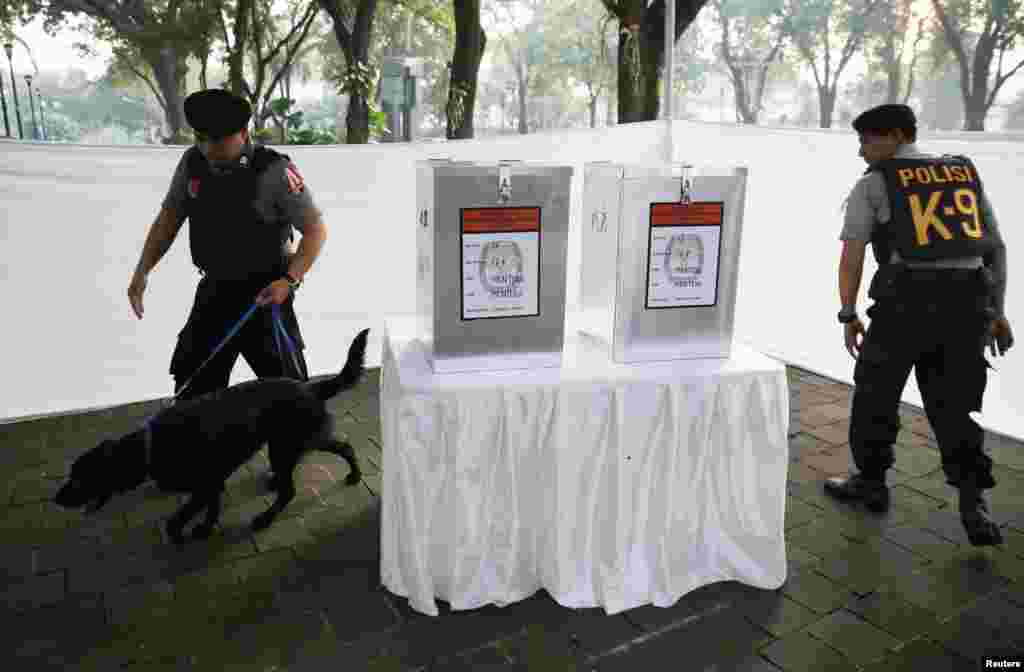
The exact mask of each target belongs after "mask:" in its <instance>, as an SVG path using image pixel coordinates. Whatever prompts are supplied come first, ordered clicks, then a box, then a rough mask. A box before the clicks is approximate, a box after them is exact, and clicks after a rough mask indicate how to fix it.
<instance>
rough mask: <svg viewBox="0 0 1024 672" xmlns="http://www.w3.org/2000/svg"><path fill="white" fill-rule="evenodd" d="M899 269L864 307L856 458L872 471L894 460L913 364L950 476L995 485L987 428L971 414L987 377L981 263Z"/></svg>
mask: <svg viewBox="0 0 1024 672" xmlns="http://www.w3.org/2000/svg"><path fill="white" fill-rule="evenodd" d="M879 272H881V271H879ZM900 275H901V277H900V278H898V280H897V281H896V282H893V283H889V289H890V290H891V291H888V292H885V295H883V296H877V297H874V298H875V303H874V304H873V305H872V306H871V307H870V308H869V309H868V311H867V314H868V317H870V318H871V322H870V326H869V327H868V330H867V333H866V334H865V337H864V341H863V343H862V346H861V350H860V355H859V357H858V359H857V364H856V367H855V369H854V383H855V386H854V393H853V407H852V411H851V418H850V436H849V438H850V447H851V450H852V452H853V459H854V462H855V463H856V465H857V468H858V469H859V470H860V471H861V472H862V473H863V474H864V475H865V476H868V477H873V478H881V477H883V476H884V474H885V471H886V470H887V469H888V468H889V467H891V466H893V461H894V456H893V443H895V441H896V436H897V433H898V432H899V430H900V416H899V412H898V411H899V404H900V397H901V396H902V394H903V388H904V387H905V386H906V383H907V378H908V377H909V375H910V370H911V368H913V369H914V373H915V376H916V379H917V384H918V388H919V389H920V391H921V397H922V398H923V400H924V410H925V413H926V414H927V416H928V422H929V424H930V425H931V428H932V431H933V432H934V433H935V438H936V440H937V441H938V444H939V450H940V452H941V454H942V469H943V472H944V473H945V476H946V480H947V482H948V483H949V484H950V485H952V486H954V487H957V486H958V485H959V484H960V482H961V481H962V480H965V479H970V480H971V481H973V482H975V483H976V484H977V486H978V487H979V488H992V487H993V486H995V480H994V479H993V477H992V460H991V459H990V458H989V457H988V455H986V454H985V452H984V436H985V435H984V432H983V430H982V429H981V427H979V426H978V424H977V423H976V422H974V420H972V419H971V418H970V416H969V413H971V412H973V411H980V410H981V401H982V396H983V395H984V392H985V384H986V378H987V369H988V362H987V361H986V360H985V355H984V348H985V345H986V342H987V341H986V338H985V335H986V334H987V331H988V317H987V316H986V315H985V307H986V305H987V303H988V296H989V294H988V287H987V285H986V282H985V280H984V278H983V276H982V273H981V272H979V271H968V270H959V269H958V270H955V271H954V270H927V271H919V270H904V271H903V272H902V273H901V274H900Z"/></svg>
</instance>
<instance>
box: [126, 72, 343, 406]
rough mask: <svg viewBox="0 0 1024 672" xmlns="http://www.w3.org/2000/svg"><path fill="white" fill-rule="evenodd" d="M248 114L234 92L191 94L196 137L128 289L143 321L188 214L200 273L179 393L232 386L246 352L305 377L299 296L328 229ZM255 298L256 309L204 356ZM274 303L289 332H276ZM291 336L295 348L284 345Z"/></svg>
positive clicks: (182, 342) (270, 370) (180, 361)
mask: <svg viewBox="0 0 1024 672" xmlns="http://www.w3.org/2000/svg"><path fill="white" fill-rule="evenodd" d="M250 117H251V108H250V106H249V103H248V102H247V101H246V100H244V99H243V98H241V97H239V96H236V95H234V94H232V93H230V92H228V91H224V90H220V89H210V90H205V91H199V92H196V93H193V94H192V95H190V96H189V97H188V98H187V99H186V100H185V118H186V121H188V124H189V125H190V126H191V127H192V129H193V130H194V131H195V132H196V136H197V139H198V141H199V142H198V143H197V144H196V145H195V146H193V147H191V148H189V149H188V150H187V151H186V152H185V154H184V156H182V158H181V161H180V162H179V163H178V166H177V169H176V170H175V172H174V177H173V179H172V181H171V187H170V190H169V191H168V193H167V196H166V198H165V199H164V202H163V207H162V209H161V210H160V214H159V215H158V216H157V219H156V221H155V222H154V223H153V225H152V226H151V227H150V229H149V233H148V235H147V236H146V242H145V245H144V247H143V250H142V256H141V259H140V260H139V264H138V266H137V268H136V269H135V272H134V274H133V275H132V279H131V284H130V285H129V287H128V297H129V299H130V301H131V306H132V309H133V310H134V311H135V314H136V315H137V316H138V318H140V319H141V318H142V316H143V305H142V299H143V293H144V292H145V289H146V283H147V277H148V276H149V273H150V272H151V271H152V270H153V268H154V267H155V266H156V265H157V262H159V261H160V259H161V258H162V257H163V256H164V254H165V253H166V252H167V250H168V249H169V248H170V247H171V244H172V243H173V242H174V239H175V238H176V236H177V234H178V231H179V230H180V229H181V225H182V222H183V221H184V220H185V218H186V217H187V218H188V220H189V242H190V246H191V253H192V261H193V263H194V264H195V265H196V267H197V268H198V269H199V272H200V274H201V276H202V277H201V279H200V280H199V284H198V288H197V289H196V294H195V301H194V303H193V305H192V310H191V313H190V314H189V316H188V320H187V321H186V323H185V326H184V329H182V330H181V332H180V334H179V335H178V342H177V347H176V348H175V350H174V354H173V355H172V357H171V366H170V373H171V375H172V376H174V380H175V392H177V393H180V397H179V398H180V399H189V398H193V397H196V396H199V395H201V394H204V393H207V392H211V391H215V390H219V389H223V388H225V387H227V385H228V382H229V378H230V375H231V369H232V368H233V367H234V364H235V362H236V361H237V359H238V355H239V354H241V355H242V356H243V357H244V358H245V360H246V362H248V364H249V366H250V367H252V370H253V372H255V373H256V375H257V376H258V377H260V378H267V377H277V376H283V377H289V378H296V379H299V380H306V379H307V378H308V371H307V369H306V362H305V358H304V357H303V353H302V349H303V347H304V346H303V341H302V337H301V335H300V332H299V325H298V322H297V320H296V317H295V311H294V308H293V303H294V298H295V291H296V290H297V289H298V287H299V285H300V284H301V282H302V279H303V277H304V276H305V275H306V273H308V272H309V270H310V268H311V267H312V266H313V263H314V262H315V261H316V258H317V256H318V255H319V254H320V250H321V248H322V247H323V245H324V241H325V240H326V238H327V228H326V226H325V225H324V223H323V221H322V220H321V218H320V213H319V211H318V210H317V208H316V207H315V206H314V205H313V200H312V196H311V194H310V192H309V189H308V188H307V187H305V185H304V184H303V181H302V178H301V176H300V175H299V173H298V170H297V169H296V168H295V166H294V165H293V164H292V163H291V161H290V159H289V158H288V156H286V155H284V154H279V153H278V152H275V151H274V150H272V149H270V148H267V147H262V146H253V144H252V143H251V142H250V138H249V131H248V122H249V119H250ZM293 229H297V230H298V231H299V232H300V233H301V234H302V237H301V241H300V243H299V245H298V247H297V249H294V248H293V247H292V246H291V244H290V242H291V241H292V239H293V234H292V230H293ZM254 303H255V304H257V305H258V308H256V309H255V312H253V313H251V314H250V317H249V319H248V320H246V321H245V323H244V324H243V326H242V328H241V329H240V330H239V331H238V332H237V333H236V334H235V335H234V336H233V337H232V338H230V340H228V341H227V343H226V344H225V345H224V347H223V348H222V349H221V350H220V352H219V353H218V354H217V355H216V356H214V357H213V358H212V359H209V361H208V362H207V361H206V360H207V359H208V358H209V356H210V354H211V353H212V352H213V351H214V350H215V348H216V347H217V346H218V344H220V343H221V342H222V341H223V340H224V338H225V337H226V336H227V335H228V333H229V330H230V329H231V328H232V326H233V325H236V324H238V323H239V321H240V319H241V318H242V317H243V316H244V315H245V314H246V313H247V310H249V309H251V308H252V306H253V304H254ZM275 306H276V307H277V311H276V312H278V313H279V319H280V323H282V324H283V325H284V329H285V333H286V334H287V335H288V337H289V339H283V338H281V337H280V332H277V334H275V324H274V321H273V313H274V312H275V311H274V310H273V308H274V307H275ZM289 340H290V343H289V345H290V346H291V347H287V348H282V347H281V343H282V342H289ZM204 362H205V364H204ZM197 369H198V372H197ZM186 383H187V388H186V389H184V390H182V387H183V386H184V385H186Z"/></svg>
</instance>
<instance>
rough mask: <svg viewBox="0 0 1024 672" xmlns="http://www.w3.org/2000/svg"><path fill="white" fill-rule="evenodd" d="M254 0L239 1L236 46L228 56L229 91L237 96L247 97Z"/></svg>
mask: <svg viewBox="0 0 1024 672" xmlns="http://www.w3.org/2000/svg"><path fill="white" fill-rule="evenodd" d="M252 3H253V0H238V5H237V7H236V9H237V11H236V13H235V31H234V32H235V44H234V45H232V47H231V50H230V52H229V54H228V90H229V91H231V92H232V93H234V94H235V95H236V96H243V97H246V95H245V75H244V65H245V52H246V49H248V47H249V16H250V14H251V13H252Z"/></svg>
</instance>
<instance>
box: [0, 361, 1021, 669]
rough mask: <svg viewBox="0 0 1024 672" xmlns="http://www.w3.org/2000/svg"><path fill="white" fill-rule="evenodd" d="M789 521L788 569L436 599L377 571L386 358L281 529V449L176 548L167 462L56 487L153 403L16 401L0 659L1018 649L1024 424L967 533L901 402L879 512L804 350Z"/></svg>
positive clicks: (830, 664) (427, 663)
mask: <svg viewBox="0 0 1024 672" xmlns="http://www.w3.org/2000/svg"><path fill="white" fill-rule="evenodd" d="M788 373H789V379H790V383H791V396H792V409H793V410H792V422H791V430H790V434H791V437H790V457H791V461H790V470H789V484H788V497H787V512H786V535H787V539H788V557H789V562H790V567H791V570H790V577H789V579H788V581H787V583H786V584H785V586H784V587H783V588H782V589H780V590H778V591H764V590H758V589H754V588H748V587H745V586H741V585H739V584H736V583H735V582H727V583H721V584H716V585H713V586H707V587H705V588H701V589H699V590H697V591H694V592H693V593H690V594H689V595H687V596H685V597H684V598H683V599H682V600H680V601H679V602H678V603H677V604H676V605H675V606H673V607H671V608H668V609H659V608H655V607H643V608H639V609H634V610H632V611H629V612H626V613H625V614H619V615H616V616H606V615H605V614H604V612H603V611H601V610H598V609H592V610H571V609H565V608H563V607H561V606H559V605H558V604H557V603H555V602H554V601H553V600H552V599H551V598H550V597H549V596H548V595H547V594H546V593H544V592H543V591H542V592H541V593H539V594H537V595H535V596H534V597H532V598H530V599H529V600H526V601H524V602H520V603H518V604H514V605H511V606H509V607H506V608H504V609H499V608H497V607H487V608H484V609H479V610H476V611H472V612H455V613H451V612H450V611H448V610H447V609H446V610H445V611H444V613H443V615H442V616H441V617H440V618H436V619H432V618H428V617H424V616H420V615H418V614H415V613H414V612H412V611H410V610H409V608H408V606H407V605H406V604H405V601H404V600H403V599H400V598H396V597H395V596H393V595H390V594H389V593H388V592H387V591H385V590H384V589H383V588H382V587H381V586H380V581H379V553H380V541H379V526H380V507H379V497H378V494H379V492H380V484H381V478H380V464H381V450H380V428H379V426H380V420H379V408H378V394H377V381H378V375H379V372H378V371H377V370H373V371H372V372H371V374H370V375H369V376H367V379H366V381H365V382H364V383H363V384H362V386H361V387H360V388H359V389H358V390H357V392H356V394H353V395H349V396H347V397H345V399H344V400H341V401H338V402H337V403H336V404H335V407H334V410H335V412H336V413H337V415H338V419H339V422H338V430H339V433H342V434H347V435H348V437H349V438H350V440H351V441H352V443H353V444H354V445H355V446H356V449H357V451H358V452H359V453H360V456H361V459H362V461H363V463H364V465H365V467H364V469H365V471H366V480H365V482H364V483H363V484H361V485H359V486H355V487H345V486H344V485H342V480H343V479H344V477H345V475H346V474H347V467H346V466H345V465H344V464H343V463H342V462H341V461H340V460H337V459H335V458H334V457H333V456H330V455H317V456H313V457H311V458H310V459H309V461H307V462H306V463H304V464H303V465H302V466H301V467H300V469H299V470H298V474H297V480H298V481H299V483H300V494H299V498H298V499H297V500H296V501H295V502H293V503H292V504H291V506H290V507H289V508H288V509H287V510H286V511H285V513H284V514H283V517H282V518H279V519H278V520H277V522H275V524H274V525H273V526H272V527H271V528H270V529H269V530H267V531H265V532H261V533H257V534H252V533H250V532H248V531H247V530H246V528H245V524H246V523H247V522H248V521H249V520H250V519H251V517H252V516H253V515H254V514H255V513H256V512H258V511H261V510H262V509H263V508H265V507H266V506H267V505H268V504H269V501H270V500H269V496H268V494H267V493H266V492H265V491H264V490H263V487H262V485H261V483H260V480H259V474H261V473H262V472H263V471H264V470H265V469H266V468H267V463H266V458H265V455H262V454H261V455H260V457H259V458H258V459H257V460H255V461H254V462H253V463H251V464H250V465H248V466H247V467H245V468H244V469H243V470H242V471H241V472H240V473H238V474H236V475H235V477H233V478H232V480H231V481H229V486H230V487H229V489H228V492H227V496H226V498H225V514H224V517H223V519H222V525H221V529H220V530H219V531H218V534H217V535H215V537H214V538H213V539H212V540H211V541H209V542H199V543H192V544H190V545H189V546H188V547H187V548H186V550H184V551H179V550H177V549H174V548H171V547H168V545H166V544H165V543H163V541H162V539H161V535H160V532H159V530H160V524H161V521H162V520H163V519H164V518H165V517H166V516H167V515H168V514H169V513H170V512H171V511H173V510H174V509H175V508H176V507H177V506H178V502H179V500H178V498H176V497H174V496H168V495H163V494H161V493H159V492H158V491H156V490H155V489H154V488H152V487H150V486H145V487H143V488H141V489H140V490H138V491H136V492H135V493H132V494H129V495H124V496H121V497H120V498H115V499H114V500H113V501H112V502H111V503H110V504H108V506H107V508H106V509H104V511H102V512H101V513H100V514H98V516H97V517H93V518H84V517H82V516H81V515H79V514H78V513H75V512H66V511H64V510H62V509H60V508H59V507H57V506H55V505H54V504H52V503H50V502H49V501H48V500H49V499H50V498H51V497H52V496H53V494H54V493H55V492H56V490H57V488H58V487H59V485H60V484H61V483H62V479H63V477H64V476H65V475H66V473H67V469H68V466H69V464H70V460H72V459H73V458H74V457H75V456H77V455H78V454H80V453H81V452H83V451H84V450H86V449H88V448H90V447H92V446H93V445H95V444H96V443H97V442H98V441H99V440H100V439H101V438H103V437H105V436H111V435H118V434H121V433H124V432H126V431H128V430H130V429H131V428H133V427H134V426H136V424H137V423H139V422H140V421H141V420H142V419H143V418H144V417H146V415H147V414H148V413H150V412H151V411H152V410H153V408H154V407H153V406H152V405H151V404H134V405H129V406H124V407H120V408H117V409H113V410H109V411H103V412H96V413H89V414H80V415H71V416H63V417H58V418H48V419H40V420H32V421H26V422H20V423H15V424H7V425H0V464H2V465H3V466H4V468H5V475H6V478H5V479H4V481H3V483H2V484H0V549H2V550H0V615H2V617H3V620H2V622H3V628H2V630H0V632H2V635H0V669H2V670H11V671H12V672H23V671H25V672H27V671H29V670H44V669H53V670H103V671H107V670H131V671H135V670H145V671H147V672H150V671H152V672H157V671H164V670H167V671H170V670H210V671H217V672H221V671H226V670H245V671H252V672H257V671H259V672H270V671H271V670H276V671H278V672H281V671H284V670H288V671H290V672H299V671H303V672H305V671H311V672H312V671H314V670H315V671H319V670H325V671H326V670H346V671H347V670H389V671H390V670H431V671H439V670H444V671H446V672H447V671H454V670H516V669H519V670H558V671H563V670H579V671H590V670H599V671H600V672H611V671H613V670H629V671H630V672H639V671H641V670H643V671H644V672H648V671H656V670H686V671H694V672H699V671H702V670H707V671H710V670H715V671H717V672H722V671H725V670H735V671H740V670H742V671H746V672H761V671H769V670H787V671H791V672H799V671H802V670H814V671H818V670H871V671H872V672H874V671H876V670H877V671H879V672H880V671H882V670H885V671H886V672H894V671H899V670H908V671H909V670H914V671H922V672H923V671H926V670H927V671H929V672H933V671H939V670H964V671H967V670H972V671H973V670H977V669H979V667H978V660H979V658H980V657H981V656H982V655H984V654H996V653H1002V654H1004V655H1005V654H1015V655H1017V656H1021V655H1024V446H1021V445H1020V444H1018V443H1016V442H1011V441H1008V440H1006V439H1002V438H999V437H995V436H990V437H989V443H988V444H987V445H988V447H989V449H990V453H991V455H992V457H993V459H994V460H995V462H996V464H997V465H998V466H997V467H996V478H997V480H998V482H999V484H998V486H997V488H996V489H995V490H994V491H993V493H992V496H991V497H990V504H991V507H992V509H993V511H994V514H995V516H996V518H997V520H998V522H999V523H1000V524H1001V525H1002V526H1003V534H1004V536H1005V538H1006V543H1005V545H1004V546H1003V547H1002V548H999V549H984V550H978V549H973V548H972V547H970V546H969V545H968V543H967V539H966V536H965V534H964V532H963V530H962V529H961V527H960V522H959V517H958V514H957V511H956V498H955V492H954V491H953V490H952V489H951V488H950V487H948V486H947V485H946V484H945V481H944V479H943V477H942V472H941V470H940V468H939V454H938V452H937V449H936V446H935V443H934V438H933V436H932V434H931V432H930V431H929V429H928V426H927V422H926V421H925V420H924V418H923V417H922V416H921V415H920V413H919V412H916V411H915V410H913V409H910V408H907V409H905V411H904V423H903V424H904V429H903V431H902V433H901V435H900V439H899V441H900V442H899V445H897V447H896V469H894V470H893V472H892V473H891V478H890V484H891V485H892V486H893V490H892V493H893V508H892V511H891V512H890V513H889V514H887V515H885V516H876V515H872V514H869V513H867V512H866V511H864V510H863V509H862V508H859V507H857V506H850V505H844V504H839V503H835V502H833V501H831V500H830V499H827V498H826V496H825V495H824V494H823V492H822V480H823V479H824V478H825V477H826V476H827V475H834V474H845V473H846V472H847V470H848V469H850V468H851V463H850V456H849V448H848V446H847V445H846V441H847V417H848V405H849V397H850V389H849V388H848V387H846V386H844V385H841V384H838V383H834V382H830V381H827V380H824V379H822V378H819V377H817V376H814V375H811V374H808V373H806V372H802V371H799V370H797V369H793V368H790V369H789V370H788Z"/></svg>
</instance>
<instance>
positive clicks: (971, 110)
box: [964, 96, 988, 131]
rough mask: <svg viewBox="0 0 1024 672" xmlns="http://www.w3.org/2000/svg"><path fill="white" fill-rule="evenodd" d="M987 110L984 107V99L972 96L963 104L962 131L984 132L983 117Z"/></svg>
mask: <svg viewBox="0 0 1024 672" xmlns="http://www.w3.org/2000/svg"><path fill="white" fill-rule="evenodd" d="M987 114H988V110H987V109H986V106H985V99H984V98H982V97H980V96H972V97H971V98H969V99H967V100H966V101H965V102H964V130H965V131H984V130H985V117H986V116H987Z"/></svg>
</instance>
